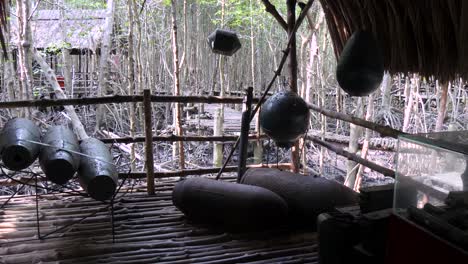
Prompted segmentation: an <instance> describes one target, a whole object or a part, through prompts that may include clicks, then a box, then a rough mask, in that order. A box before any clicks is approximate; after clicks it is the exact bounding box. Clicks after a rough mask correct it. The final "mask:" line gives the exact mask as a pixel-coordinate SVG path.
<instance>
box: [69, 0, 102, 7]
mask: <svg viewBox="0 0 468 264" xmlns="http://www.w3.org/2000/svg"><path fill="white" fill-rule="evenodd" d="M65 3H66V4H67V5H68V6H70V7H71V8H79V9H105V8H106V1H103V0H99V1H96V0H65Z"/></svg>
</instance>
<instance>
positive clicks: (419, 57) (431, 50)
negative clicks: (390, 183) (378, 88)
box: [320, 0, 468, 81]
mask: <svg viewBox="0 0 468 264" xmlns="http://www.w3.org/2000/svg"><path fill="white" fill-rule="evenodd" d="M320 1H321V4H322V7H323V9H324V12H325V17H326V20H327V24H328V28H329V30H330V34H331V38H332V42H333V45H334V49H335V55H336V56H337V57H339V55H340V54H341V51H342V50H343V46H344V45H345V43H346V41H347V39H348V38H349V37H350V36H351V35H352V33H353V32H354V31H356V30H357V29H363V30H368V31H370V32H372V33H373V34H374V37H375V38H376V40H377V41H378V43H379V44H380V46H381V47H382V52H383V54H384V64H385V68H386V69H387V70H389V71H390V72H392V73H396V72H405V73H408V72H418V73H420V74H422V75H425V76H435V77H436V78H438V79H439V80H442V81H444V80H453V79H454V78H456V77H462V78H467V77H468V50H467V49H466V45H467V44H468V1H464V0H430V1H424V0H414V1H408V0H320Z"/></svg>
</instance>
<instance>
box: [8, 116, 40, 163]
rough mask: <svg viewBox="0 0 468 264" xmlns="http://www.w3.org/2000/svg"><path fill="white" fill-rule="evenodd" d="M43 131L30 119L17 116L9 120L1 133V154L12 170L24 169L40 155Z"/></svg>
mask: <svg viewBox="0 0 468 264" xmlns="http://www.w3.org/2000/svg"><path fill="white" fill-rule="evenodd" d="M40 141H41V131H40V130H39V128H38V127H37V126H36V125H35V124H34V123H33V122H32V121H30V120H28V119H24V118H15V119H11V120H10V121H8V122H7V123H6V124H5V126H4V127H3V130H2V133H1V134H0V155H1V156H2V160H3V164H4V165H5V166H6V167H7V168H8V169H10V170H22V169H25V168H27V167H28V166H29V165H31V164H32V163H33V162H34V161H35V160H36V158H37V156H38V155H39V150H40V145H39V144H37V143H33V142H40Z"/></svg>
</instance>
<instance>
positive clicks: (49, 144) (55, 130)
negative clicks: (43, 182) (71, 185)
mask: <svg viewBox="0 0 468 264" xmlns="http://www.w3.org/2000/svg"><path fill="white" fill-rule="evenodd" d="M42 143H44V145H42V147H41V154H40V155H39V163H40V165H41V168H42V170H43V171H44V173H45V175H46V177H47V179H49V180H50V181H52V182H54V183H57V184H65V183H67V181H68V180H70V179H71V178H72V177H73V175H75V173H76V171H77V170H78V166H79V165H80V156H79V155H78V154H77V153H78V152H79V151H80V145H79V143H78V139H77V137H76V135H75V134H74V133H73V131H72V130H71V129H69V128H67V127H64V126H52V127H50V128H49V129H48V130H47V132H46V134H45V135H44V137H43V138H42Z"/></svg>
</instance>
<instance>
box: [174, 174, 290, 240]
mask: <svg viewBox="0 0 468 264" xmlns="http://www.w3.org/2000/svg"><path fill="white" fill-rule="evenodd" d="M172 202H173V203H174V205H175V206H176V207H177V208H179V210H181V211H182V212H183V213H184V214H185V215H186V216H187V218H189V219H190V220H192V221H194V222H198V223H208V224H215V225H223V226H225V227H228V228H230V229H233V230H243V231H245V230H246V229H258V228H264V227H267V226H272V225H277V224H280V223H284V221H285V219H286V217H287V213H288V206H287V205H286V202H285V201H284V200H283V199H282V198H281V197H279V196H278V195H277V194H275V193H273V192H271V191H269V190H267V189H264V188H261V187H257V186H251V185H243V184H237V183H231V182H223V181H217V180H211V179H206V178H190V179H186V180H183V181H181V182H179V183H177V184H176V185H175V187H174V191H173V192H172Z"/></svg>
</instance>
